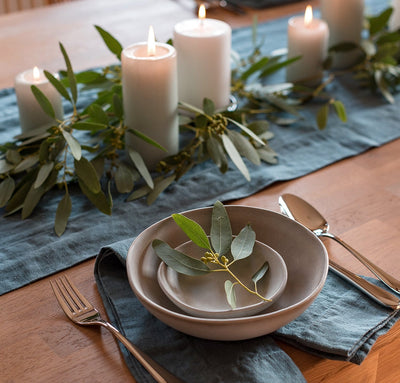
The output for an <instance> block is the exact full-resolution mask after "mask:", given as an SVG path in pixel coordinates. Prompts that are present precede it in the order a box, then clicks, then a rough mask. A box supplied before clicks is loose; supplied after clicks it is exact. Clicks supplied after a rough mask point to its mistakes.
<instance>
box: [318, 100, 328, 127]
mask: <svg viewBox="0 0 400 383" xmlns="http://www.w3.org/2000/svg"><path fill="white" fill-rule="evenodd" d="M328 115H329V103H327V104H324V105H322V106H321V108H319V109H318V112H317V116H316V118H317V125H318V128H319V129H321V130H322V129H324V128H325V127H326V124H327V122H328Z"/></svg>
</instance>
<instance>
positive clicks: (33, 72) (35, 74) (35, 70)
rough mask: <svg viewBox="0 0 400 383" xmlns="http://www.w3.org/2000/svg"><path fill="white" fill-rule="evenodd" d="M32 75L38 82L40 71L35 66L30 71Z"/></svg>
mask: <svg viewBox="0 0 400 383" xmlns="http://www.w3.org/2000/svg"><path fill="white" fill-rule="evenodd" d="M32 74H33V79H34V80H35V81H39V80H40V71H39V68H38V67H37V66H35V67H34V68H33V70H32Z"/></svg>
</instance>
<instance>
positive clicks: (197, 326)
mask: <svg viewBox="0 0 400 383" xmlns="http://www.w3.org/2000/svg"><path fill="white" fill-rule="evenodd" d="M226 210H227V212H228V215H229V217H230V221H231V224H232V231H233V233H234V234H237V233H239V231H240V229H241V228H242V227H244V226H245V225H246V224H247V223H250V224H251V227H252V228H253V230H254V231H255V232H256V238H257V240H259V241H261V242H263V243H265V244H267V245H269V246H270V247H272V248H273V249H274V250H276V251H277V252H278V253H279V254H280V255H281V256H282V258H283V259H284V261H285V263H286V267H287V271H288V280H287V284H286V288H285V290H284V291H283V293H282V295H281V296H280V298H279V299H278V300H277V301H276V302H275V303H274V304H273V305H271V306H270V307H268V308H267V309H266V310H265V311H263V312H261V313H260V314H257V315H253V316H248V317H240V318H228V319H211V318H199V317H194V316H190V315H188V314H186V313H185V312H183V311H182V310H180V309H179V308H178V307H177V306H176V305H174V304H173V303H172V302H171V301H170V299H168V298H167V296H166V295H165V294H164V293H163V291H162V290H161V288H160V286H159V284H158V282H157V270H158V267H159V264H160V259H159V258H158V257H157V256H156V254H155V253H154V250H153V248H152V246H151V242H152V241H153V240H154V239H155V238H158V239H161V240H163V241H165V242H168V243H169V245H170V246H172V247H174V248H175V247H177V246H179V245H181V244H182V243H184V242H187V237H186V234H184V233H183V232H182V230H181V229H180V228H179V227H178V226H177V225H176V224H175V222H174V220H173V219H172V218H171V217H168V218H165V219H163V220H161V221H159V222H157V223H155V224H154V225H152V226H150V227H148V228H147V229H146V230H144V231H143V232H142V233H141V234H140V235H139V236H138V237H137V238H136V239H135V240H134V241H133V243H132V245H131V247H130V249H129V251H128V256H127V263H126V266H127V274H128V278H129V282H130V285H131V287H132V289H133V291H134V293H135V294H136V296H137V297H138V299H139V300H140V301H141V303H142V304H143V305H144V306H145V307H146V308H147V310H149V311H150V312H151V313H152V314H153V315H154V316H156V317H157V318H158V319H159V320H161V321H162V322H164V323H166V324H167V325H169V326H171V327H173V328H175V329H177V330H179V331H181V332H184V333H186V334H189V335H193V336H197V337H199V338H206V339H213V340H241V339H249V338H254V337H257V336H261V335H265V334H268V333H271V332H273V331H275V330H277V329H278V328H280V327H282V326H284V325H285V324H287V323H289V322H290V321H292V320H293V319H295V318H297V317H298V316H299V315H300V314H301V313H303V312H304V310H305V309H306V308H307V307H308V306H309V305H310V304H311V303H312V302H313V301H314V299H315V298H316V297H317V295H318V294H319V292H320V291H321V289H322V287H323V285H324V283H325V279H326V275H327V273H328V255H327V252H326V250H325V247H324V246H323V244H322V242H321V241H320V240H319V239H318V238H317V237H316V236H315V235H314V234H313V233H312V232H311V231H309V230H308V229H306V228H305V227H304V226H302V225H301V224H299V223H297V222H295V221H293V220H291V219H290V218H287V217H285V216H283V215H281V214H279V213H276V212H273V211H269V210H265V209H260V208H252V207H247V206H226ZM183 214H184V215H185V216H186V217H188V218H190V219H193V220H195V221H196V222H198V223H199V224H200V225H201V226H202V227H203V228H204V229H205V231H206V232H209V231H210V222H211V214H212V207H210V208H202V209H195V210H191V211H187V212H184V213H183Z"/></svg>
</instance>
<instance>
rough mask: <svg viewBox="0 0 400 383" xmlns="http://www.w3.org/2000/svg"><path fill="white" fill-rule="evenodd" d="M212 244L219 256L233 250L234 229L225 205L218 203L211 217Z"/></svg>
mask: <svg viewBox="0 0 400 383" xmlns="http://www.w3.org/2000/svg"><path fill="white" fill-rule="evenodd" d="M210 235H211V244H212V246H213V248H214V250H215V251H216V252H217V253H218V254H219V255H225V254H226V253H227V252H228V251H229V250H230V248H231V243H232V228H231V223H230V221H229V216H228V213H227V212H226V210H225V207H224V205H223V204H222V203H221V202H220V201H217V202H215V204H214V207H213V211H212V217H211V232H210Z"/></svg>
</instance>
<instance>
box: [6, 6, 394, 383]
mask: <svg viewBox="0 0 400 383" xmlns="http://www.w3.org/2000/svg"><path fill="white" fill-rule="evenodd" d="M312 3H313V4H314V5H318V2H317V1H313V2H312ZM305 5H306V4H305V3H303V2H300V3H295V4H292V5H288V6H282V7H276V8H274V9H267V10H262V11H259V12H257V14H258V17H259V20H268V19H272V18H275V17H278V16H282V15H285V14H287V13H291V12H297V11H302V10H303V9H304V8H305ZM254 13H255V12H254V11H250V12H248V14H246V15H245V16H241V17H239V16H235V15H232V14H230V13H227V12H224V11H220V10H218V11H214V12H212V13H211V12H210V13H209V16H210V17H214V18H221V19H224V20H226V21H228V22H229V23H230V24H231V25H232V26H233V27H237V26H243V25H248V24H250V23H251V20H252V17H253V14H254ZM192 16H193V3H192V2H191V1H190V0H176V1H173V0H153V1H147V0H134V1H133V0H114V1H110V0H96V1H95V0H77V1H75V2H68V3H64V4H59V5H55V6H50V7H46V8H40V9H39V8H38V9H34V10H29V11H23V12H19V13H14V14H9V15H4V16H0V52H1V53H0V54H1V60H0V87H9V86H12V85H13V79H14V76H15V75H16V74H17V73H19V72H21V71H22V70H25V69H27V68H31V67H33V66H34V65H38V66H40V67H44V68H46V69H48V70H58V69H60V68H63V67H64V66H63V61H62V56H61V53H60V52H59V50H58V42H59V41H61V42H62V43H63V44H64V46H65V47H66V49H67V51H68V52H69V55H70V58H71V61H72V64H73V66H74V69H75V70H81V69H85V68H89V67H93V66H101V65H105V64H109V63H113V62H114V61H115V60H114V57H113V56H112V55H111V54H110V53H108V50H107V49H106V48H105V46H104V44H103V42H102V40H101V39H100V37H99V36H98V35H97V32H96V31H95V29H94V28H93V25H94V24H97V25H100V26H102V27H103V28H105V29H106V30H108V31H110V32H111V33H112V34H113V35H114V36H116V37H117V38H118V39H119V40H120V41H121V43H122V44H123V46H126V45H128V44H131V43H134V42H137V41H141V40H144V39H145V38H146V34H147V29H148V26H149V25H150V24H152V25H154V27H155V30H156V34H157V38H158V39H159V40H160V41H164V40H166V39H167V38H169V37H170V36H171V34H172V32H171V31H172V28H173V25H174V24H175V23H176V22H177V21H180V20H182V19H185V18H188V17H192ZM349 113H351V111H349ZM399 175H400V140H396V141H393V142H391V143H389V144H387V145H384V146H382V147H380V148H376V149H372V150H369V151H368V152H366V153H363V154H361V155H359V156H357V157H354V158H349V159H345V160H343V161H340V162H338V163H335V164H333V165H331V166H328V167H326V168H324V169H322V170H319V171H316V172H314V173H312V174H310V175H307V176H304V177H301V178H299V179H295V180H292V181H289V182H281V183H277V184H274V185H272V186H270V187H268V188H266V189H265V190H263V191H261V192H259V193H257V194H255V195H253V196H250V197H248V198H245V199H242V200H240V201H235V202H234V203H237V204H245V205H250V206H257V207H262V208H267V209H271V210H276V211H278V206H277V199H278V196H279V195H280V194H282V193H286V192H289V193H295V194H298V195H300V196H303V197H305V198H306V199H307V200H308V201H310V202H311V203H312V204H314V205H315V206H317V207H318V208H319V209H320V210H321V212H322V213H323V214H324V215H325V216H326V217H329V221H330V223H331V227H333V228H334V232H335V233H337V234H339V235H341V236H342V237H343V239H345V240H348V241H349V242H350V243H351V244H352V245H353V246H354V247H355V248H357V249H358V250H359V251H360V252H361V253H363V254H365V255H367V256H368V257H370V258H371V259H373V260H374V261H375V262H376V263H377V264H378V265H380V266H381V267H383V268H385V269H387V270H390V272H391V273H392V274H394V275H395V276H397V277H399V278H400V262H399V259H400V254H399V249H400V214H399V212H400V177H399ZM326 244H327V248H328V251H329V252H330V254H331V256H332V257H333V259H335V260H336V261H337V262H339V263H341V264H342V265H344V266H346V267H348V268H351V269H352V270H353V271H355V272H359V273H363V274H367V275H368V273H367V271H366V270H365V268H364V267H363V266H362V265H360V264H359V263H358V262H357V261H355V260H353V258H352V257H351V256H349V255H347V254H345V253H344V252H343V251H342V250H341V249H339V247H338V246H337V245H334V244H332V243H326ZM101 245H105V244H101ZM99 247H100V245H99ZM93 265H94V260H89V261H86V262H83V263H81V264H79V265H78V266H75V267H72V268H71V269H68V270H67V271H66V274H67V275H68V276H70V277H71V278H72V279H73V280H74V282H75V283H76V284H77V285H78V286H79V287H80V289H81V290H82V292H84V294H85V295H87V297H88V298H89V299H90V301H92V303H94V304H95V305H96V306H97V307H98V308H99V309H100V311H101V312H103V313H104V307H103V305H102V302H101V299H100V296H99V294H98V292H97V289H96V285H95V282H94V276H93ZM49 279H50V278H45V279H43V280H40V281H38V282H35V283H33V284H31V285H29V286H27V287H23V288H21V289H18V290H16V291H13V292H10V293H8V294H5V295H3V296H1V297H0V381H1V382H7V383H11V382H15V383H21V382H73V381H78V382H114V383H115V382H134V381H135V380H134V379H133V377H132V376H131V374H130V372H129V370H128V369H127V367H126V366H125V364H124V361H123V359H122V356H121V354H120V352H119V349H118V347H117V344H116V342H115V340H114V339H113V338H112V336H111V335H110V334H109V333H108V332H106V331H103V330H100V329H87V328H82V327H78V326H75V325H73V324H72V323H71V322H70V321H69V320H67V318H66V317H65V315H64V314H63V312H62V311H61V309H60V308H59V306H58V304H57V302H56V301H55V298H54V296H53V293H52V291H51V289H50V285H49ZM280 345H281V346H282V348H283V349H284V350H285V351H286V352H287V353H288V354H289V355H290V357H291V358H292V359H293V360H294V362H295V363H296V364H297V365H298V367H299V368H300V370H301V371H302V372H303V374H304V376H305V378H306V379H307V381H308V382H310V383H314V382H324V383H336V382H352V383H358V382H366V383H374V382H377V383H384V382H387V383H393V382H398V381H399V380H400V378H399V375H400V367H399V362H398V360H399V358H400V324H399V323H398V324H396V325H395V326H394V327H393V328H392V329H391V330H390V331H389V332H388V333H387V334H386V335H384V336H382V337H380V338H379V339H378V341H377V342H376V344H375V345H374V347H373V348H372V351H371V352H370V354H369V356H368V357H367V358H366V360H365V361H364V362H363V363H362V365H361V366H357V365H353V364H351V363H346V362H338V361H331V360H326V359H321V358H318V357H316V356H311V355H309V354H307V353H304V352H302V351H299V350H297V349H295V348H292V347H290V346H287V345H285V344H283V343H280ZM183 362H184V361H183ZM230 383H234V382H230ZM249 383H250V382H249Z"/></svg>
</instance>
